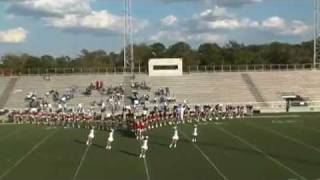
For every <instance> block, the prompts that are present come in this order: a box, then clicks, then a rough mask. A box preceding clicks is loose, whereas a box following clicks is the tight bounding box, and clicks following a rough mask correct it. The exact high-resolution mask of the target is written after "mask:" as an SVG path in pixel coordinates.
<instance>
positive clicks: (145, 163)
mask: <svg viewBox="0 0 320 180" xmlns="http://www.w3.org/2000/svg"><path fill="white" fill-rule="evenodd" d="M146 159H147V158H143V164H144V170H145V171H146V175H147V180H150V173H149V168H148V164H147V160H146Z"/></svg>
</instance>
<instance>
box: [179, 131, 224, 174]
mask: <svg viewBox="0 0 320 180" xmlns="http://www.w3.org/2000/svg"><path fill="white" fill-rule="evenodd" d="M180 132H181V134H182V135H183V136H184V137H186V138H187V139H188V140H189V141H190V142H191V140H190V138H189V137H188V136H187V135H186V134H185V133H184V132H183V131H181V130H180ZM191 143H192V144H193V146H194V147H195V148H196V149H197V150H198V151H199V152H200V154H201V155H202V156H203V157H204V158H205V159H206V160H207V161H208V163H209V164H210V165H211V167H213V168H214V170H215V171H216V172H217V173H218V174H219V175H220V176H221V177H222V178H223V179H224V180H229V179H228V178H227V177H226V176H225V175H224V174H223V172H222V171H221V170H220V169H219V168H218V166H217V165H216V164H215V163H214V162H213V161H212V160H211V159H210V158H209V157H208V156H207V155H206V154H205V153H204V152H203V151H202V150H201V148H200V147H199V146H198V145H197V144H195V143H193V142H191Z"/></svg>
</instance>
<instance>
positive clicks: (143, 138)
mask: <svg viewBox="0 0 320 180" xmlns="http://www.w3.org/2000/svg"><path fill="white" fill-rule="evenodd" d="M94 137H95V128H94V127H93V128H91V129H90V132H89V134H88V139H87V141H86V145H87V146H90V145H91V144H93V141H94ZM197 137H198V125H196V124H194V127H193V133H192V139H191V142H193V143H196V142H197ZM136 138H137V140H138V142H139V143H140V154H139V158H140V159H141V158H142V159H143V158H145V157H146V154H147V151H148V149H149V143H148V142H149V136H147V135H143V134H142V132H141V131H140V132H139V134H137V136H136ZM113 141H114V129H110V131H109V132H108V138H107V143H106V147H105V148H106V150H111V148H112V142H113ZM178 141H179V130H178V127H177V126H174V127H173V135H172V138H171V143H170V145H169V148H170V149H173V148H176V147H177V144H178Z"/></svg>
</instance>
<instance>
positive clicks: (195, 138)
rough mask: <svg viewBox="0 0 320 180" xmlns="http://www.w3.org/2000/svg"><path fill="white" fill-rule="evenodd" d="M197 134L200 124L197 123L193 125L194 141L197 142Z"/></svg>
mask: <svg viewBox="0 0 320 180" xmlns="http://www.w3.org/2000/svg"><path fill="white" fill-rule="evenodd" d="M197 136H198V126H197V125H196V124H195V125H194V127H193V133H192V142H197Z"/></svg>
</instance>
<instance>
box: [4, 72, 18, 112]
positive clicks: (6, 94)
mask: <svg viewBox="0 0 320 180" xmlns="http://www.w3.org/2000/svg"><path fill="white" fill-rule="evenodd" d="M17 80H18V78H17V77H15V78H11V79H10V80H9V82H8V84H7V86H6V88H5V89H4V91H3V92H2V94H1V96H0V109H2V108H4V106H5V105H6V104H7V101H8V99H9V97H10V93H11V92H12V91H13V88H14V86H15V85H16V82H17Z"/></svg>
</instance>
